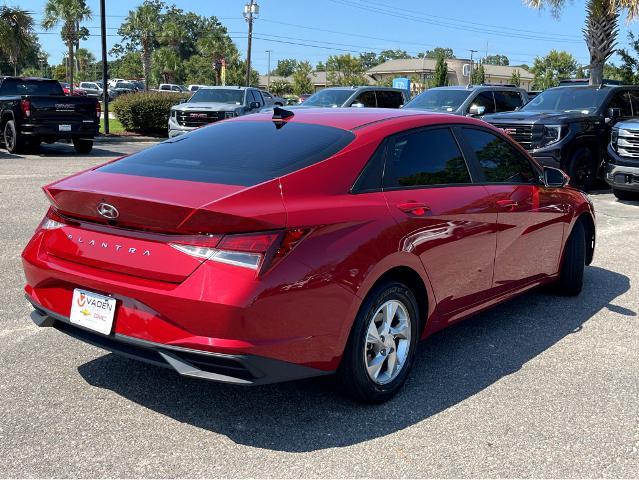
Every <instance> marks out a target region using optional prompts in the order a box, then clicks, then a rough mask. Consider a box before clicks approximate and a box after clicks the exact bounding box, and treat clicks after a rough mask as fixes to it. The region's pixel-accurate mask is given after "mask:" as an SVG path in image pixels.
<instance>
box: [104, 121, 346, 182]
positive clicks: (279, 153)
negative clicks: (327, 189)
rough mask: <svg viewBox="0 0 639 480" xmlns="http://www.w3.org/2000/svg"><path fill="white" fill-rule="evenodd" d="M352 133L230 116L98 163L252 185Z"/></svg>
mask: <svg viewBox="0 0 639 480" xmlns="http://www.w3.org/2000/svg"><path fill="white" fill-rule="evenodd" d="M353 138H355V136H354V135H353V134H352V133H351V132H349V131H346V130H342V129H339V128H334V127H327V126H324V125H311V124H305V123H294V122H291V123H288V124H285V125H283V126H281V127H280V128H277V126H276V125H275V124H274V123H273V122H256V121H232V122H221V123H218V124H214V125H211V126H208V127H204V128H200V129H198V130H195V131H193V132H191V133H188V134H185V135H181V136H179V137H176V138H173V139H171V140H167V141H165V142H162V143H160V144H158V145H156V146H154V147H151V148H148V149H146V150H142V151H141V152H138V153H135V154H133V155H131V156H129V157H126V158H123V159H122V160H119V161H117V162H114V163H111V164H108V165H105V166H104V167H101V168H99V170H100V171H102V172H109V173H123V174H127V175H140V176H144V177H156V178H170V179H175V180H188V181H192V182H208V183H218V184H225V185H243V186H251V185H256V184H258V183H262V182H265V181H267V180H271V179H273V178H276V177H280V176H282V175H286V174H288V173H291V172H294V171H296V170H299V169H301V168H304V167H307V166H309V165H313V164H314V163H317V162H320V161H322V160H325V159H327V158H328V157H330V156H332V155H334V154H335V153H337V152H339V151H340V150H342V149H343V148H344V147H345V146H346V145H348V144H349V143H350V142H351V141H352V140H353Z"/></svg>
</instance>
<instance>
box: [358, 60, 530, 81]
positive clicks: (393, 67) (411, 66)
mask: <svg viewBox="0 0 639 480" xmlns="http://www.w3.org/2000/svg"><path fill="white" fill-rule="evenodd" d="M446 63H448V70H449V71H452V72H456V71H457V69H461V68H462V66H463V65H464V64H466V63H470V60H467V59H462V58H448V59H446ZM436 64H437V60H435V59H434V58H401V59H396V60H388V61H386V62H384V63H381V64H379V65H376V66H374V67H373V68H371V69H370V70H368V71H367V72H366V73H367V74H368V75H371V76H375V75H376V74H382V73H387V74H388V73H391V74H392V73H402V72H406V73H421V72H424V71H433V70H435V66H436ZM484 70H485V71H486V74H487V75H495V76H501V77H510V76H511V75H512V74H513V72H514V71H519V74H520V75H521V78H522V79H525V80H532V79H533V74H532V73H530V72H529V71H528V70H526V69H525V68H523V67H517V66H513V65H508V66H504V65H490V64H487V63H485V64H484Z"/></svg>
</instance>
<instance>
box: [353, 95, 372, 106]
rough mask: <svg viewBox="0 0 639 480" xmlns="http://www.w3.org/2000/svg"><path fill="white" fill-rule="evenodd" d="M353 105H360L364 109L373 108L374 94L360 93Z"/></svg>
mask: <svg viewBox="0 0 639 480" xmlns="http://www.w3.org/2000/svg"><path fill="white" fill-rule="evenodd" d="M353 103H354V104H355V103H361V104H362V105H363V106H364V107H366V108H375V107H376V106H377V101H376V100H375V92H362V93H361V94H359V95H358V96H357V98H356V99H355V101H354V102H353Z"/></svg>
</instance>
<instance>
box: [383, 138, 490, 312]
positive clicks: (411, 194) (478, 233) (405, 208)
mask: <svg viewBox="0 0 639 480" xmlns="http://www.w3.org/2000/svg"><path fill="white" fill-rule="evenodd" d="M383 185H384V195H385V196H386V200H387V202H388V205H389V208H390V211H391V213H392V214H393V215H394V217H395V218H396V220H397V221H398V222H399V224H400V225H401V227H402V228H403V230H404V233H405V237H404V238H403V241H402V245H400V248H401V249H402V250H404V251H409V252H413V253H414V254H416V255H418V256H419V258H420V259H421V261H422V263H423V265H424V268H425V270H426V273H427V275H428V276H429V279H430V282H431V285H432V286H433V289H434V295H435V298H436V300H437V304H438V305H437V308H438V310H439V311H440V313H442V314H447V313H450V312H453V311H455V310H458V309H460V308H464V307H467V306H470V305H472V304H475V303H478V302H481V301H482V300H484V299H485V298H486V297H487V296H488V295H489V291H490V289H491V286H492V277H493V263H494V256H495V242H496V235H495V225H496V220H497V214H496V212H495V210H494V208H492V205H491V204H490V203H489V202H488V199H487V197H488V194H487V191H486V189H485V188H484V187H483V186H480V185H474V184H473V182H472V177H471V174H470V172H469V170H468V167H467V165H466V161H465V159H464V157H463V155H462V153H461V150H460V148H459V146H458V144H457V142H456V140H455V137H454V135H453V133H452V131H451V129H449V128H447V127H436V128H427V129H423V130H417V131H412V132H408V133H402V134H399V135H396V136H394V137H391V138H390V139H389V141H388V142H387V150H386V166H385V170H384V181H383Z"/></svg>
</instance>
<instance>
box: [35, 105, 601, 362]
mask: <svg viewBox="0 0 639 480" xmlns="http://www.w3.org/2000/svg"><path fill="white" fill-rule="evenodd" d="M230 122H242V123H243V124H249V123H253V122H269V123H271V122H272V119H271V117H270V116H269V115H266V114H257V115H251V116H246V117H241V118H238V119H233V120H228V121H224V122H220V123H219V124H213V125H211V126H208V127H205V128H203V129H200V130H199V132H200V134H206V133H205V132H207V131H209V129H215V128H219V125H223V124H228V123H230ZM285 123H302V124H312V125H324V126H331V127H335V128H339V129H345V130H349V131H351V132H352V133H353V134H354V139H353V140H352V141H351V142H350V143H349V144H348V145H347V146H346V147H345V148H343V149H342V150H341V151H339V152H337V153H336V154H334V155H332V156H331V157H330V158H328V159H326V160H323V161H320V162H319V163H315V164H313V165H311V166H307V167H304V168H301V169H298V170H296V171H293V172H292V173H288V174H285V175H282V176H279V177H276V178H273V179H271V180H267V181H264V182H262V183H259V184H257V185H255V186H238V185H222V184H212V183H204V182H196V181H187V180H174V179H166V178H154V177H144V176H138V175H128V174H121V173H110V172H105V171H101V170H99V169H98V168H95V169H91V170H88V171H85V172H82V173H80V174H76V175H75V176H72V177H69V178H67V179H63V180H60V181H58V182H55V183H53V184H51V185H48V186H47V187H45V191H46V193H47V195H48V196H49V197H50V199H51V202H52V208H51V211H50V213H49V216H50V217H51V218H54V219H59V220H60V222H62V223H63V224H64V226H62V227H60V228H57V229H53V230H44V229H42V228H38V229H37V230H36V232H35V235H34V236H33V238H32V239H31V241H30V242H29V244H28V245H27V246H26V248H25V250H24V252H23V265H24V270H25V275H26V279H27V284H26V287H25V291H26V294H27V297H28V298H29V299H30V300H31V301H32V302H33V303H34V304H35V305H36V306H40V307H42V308H43V309H44V310H46V311H49V312H53V313H55V314H56V315H58V316H60V317H68V316H69V313H70V305H71V297H72V293H73V289H74V288H82V289H86V290H90V291H94V292H96V293H102V294H105V295H111V296H113V297H114V298H116V299H117V301H118V302H117V313H116V318H115V323H114V333H116V334H120V335H124V336H127V337H130V338H135V339H139V340H144V341H148V342H154V343H155V344H163V345H170V346H174V347H182V348H188V349H193V350H197V351H203V352H215V353H221V354H231V355H244V354H250V355H257V356H259V357H265V358H268V359H275V360H281V361H285V362H290V363H293V364H297V365H303V366H306V367H311V368H314V369H318V370H321V371H334V370H335V369H336V368H337V367H338V365H339V363H340V358H341V356H342V353H343V351H344V347H345V344H346V341H347V339H348V335H349V332H350V329H351V326H352V323H353V320H354V318H355V316H356V314H357V311H358V309H359V307H360V305H361V303H362V301H363V299H364V298H365V297H366V295H367V293H368V292H369V291H370V289H371V288H372V287H373V285H374V284H375V282H376V281H377V280H378V279H380V278H381V277H382V276H383V275H384V274H386V273H387V272H389V271H390V270H393V269H398V268H401V269H404V270H411V271H412V272H414V273H415V274H416V275H417V276H418V277H419V278H420V279H421V281H422V283H423V285H424V288H425V291H426V297H427V298H422V299H421V300H423V301H424V303H425V305H426V306H427V307H426V309H425V311H424V312H422V314H423V317H424V319H423V320H424V321H425V328H424V329H423V334H422V337H427V336H428V335H430V334H432V333H434V332H435V331H437V330H439V329H441V328H443V327H445V326H447V325H449V324H450V323H452V322H455V321H458V320H461V319H463V318H465V317H467V316H469V315H471V314H473V313H476V312H478V311H481V310H483V309H486V308H488V307H491V306H493V305H495V304H497V303H500V302H502V301H504V300H506V299H509V298H511V297H512V296H514V295H516V294H519V293H521V292H523V291H525V290H527V289H530V288H532V287H535V286H538V285H540V284H543V283H547V282H550V281H552V280H554V279H555V278H557V274H558V271H559V268H560V264H561V256H562V251H563V247H564V245H565V241H566V239H567V237H568V234H569V233H570V230H571V228H572V226H573V224H574V222H575V221H576V219H577V218H578V217H579V216H580V215H589V216H590V217H592V218H594V212H593V210H592V207H591V205H590V203H589V202H588V200H587V198H586V197H585V195H584V194H582V193H581V192H579V191H577V190H575V189H572V188H570V187H565V188H560V189H557V188H554V189H551V188H546V187H544V186H543V185H481V184H469V185H465V186H444V187H437V188H417V189H406V190H392V191H381V190H380V191H374V192H370V193H358V194H353V193H351V188H352V186H353V184H354V182H355V181H356V179H357V178H358V175H359V174H360V172H361V171H362V169H363V168H364V166H365V165H366V164H367V162H368V161H369V159H370V158H371V156H372V155H373V153H374V152H375V150H376V149H377V147H378V146H379V145H380V142H381V141H382V140H383V139H385V138H386V137H388V136H389V135H392V134H395V133H398V132H402V131H406V130H410V129H415V128H419V127H427V126H434V125H450V126H457V125H474V126H481V127H482V128H483V129H485V130H490V131H492V132H494V133H496V134H497V135H498V136H499V137H500V138H504V139H506V140H507V141H508V142H509V143H511V144H512V145H514V146H515V147H516V148H517V149H518V150H519V151H521V152H522V154H524V155H526V156H527V154H526V153H525V151H523V150H522V149H521V148H520V147H519V146H517V145H516V144H514V143H513V142H511V141H510V140H508V139H507V137H505V136H504V135H503V134H502V132H500V131H499V130H497V129H495V128H493V127H491V126H489V125H488V124H485V123H483V122H480V121H478V120H474V119H469V118H464V117H457V116H449V115H438V114H423V113H416V112H414V111H402V110H382V109H361V110H360V109H344V110H342V109H323V110H322V109H318V110H316V109H309V110H296V111H295V115H294V116H293V117H290V118H287V119H286V120H285ZM283 128H284V129H285V128H287V125H284V126H283ZM207 154H208V152H204V151H203V152H202V155H207ZM119 161H120V159H118V160H116V161H115V162H112V163H111V165H117V164H118V162H119ZM531 162H533V160H532V159H531ZM100 202H107V203H109V204H113V205H117V208H118V210H119V212H120V216H119V217H118V220H117V224H115V225H113V224H112V223H113V222H109V221H108V220H106V219H104V218H101V217H99V216H98V215H97V214H96V207H97V205H98V204H99V203H100ZM58 215H60V216H58ZM287 231H288V232H289V233H286V232H287ZM243 232H249V233H250V232H277V235H279V237H278V238H277V241H276V242H275V244H274V245H275V246H274V247H273V248H274V249H277V251H270V252H268V251H267V252H266V253H265V254H264V260H263V261H264V262H265V263H264V265H263V267H264V268H263V269H260V270H259V271H257V272H256V271H255V270H251V269H247V268H244V267H239V266H236V265H233V264H225V263H217V262H214V261H211V260H203V259H198V258H195V257H193V256H190V255H187V254H185V253H183V252H182V251H178V250H176V249H175V248H173V247H171V246H170V245H169V243H178V244H189V243H193V244H198V245H202V242H210V246H211V247H215V246H216V245H219V244H218V242H221V241H222V242H223V241H225V240H224V239H230V241H231V242H235V243H237V242H239V243H241V240H242V238H240V237H237V236H236V235H237V234H239V233H243ZM290 232H294V233H292V234H290ZM204 234H206V235H207V236H204ZM286 235H289V236H288V237H287V236H286ZM290 235H292V237H291V236H290ZM291 238H292V240H291ZM205 239H206V240H205ZM221 239H222V240H221ZM258 240H259V239H258ZM258 240H255V241H256V242H257V241H258ZM259 241H264V242H268V241H270V239H263V240H259ZM92 242H93V243H92ZM278 242H281V244H280V243H278ZM285 242H289V243H288V246H287V248H285V249H284V250H285V251H282V248H283V247H282V246H281V245H284V243H285ZM103 244H106V245H107V247H104V248H102V247H99V248H98V246H101V245H103ZM116 245H119V246H120V248H118V249H116ZM256 248H258V247H256ZM278 248H279V249H278ZM129 249H134V251H133V252H132V253H129ZM146 251H148V252H150V254H149V255H145V252H146ZM267 260H268V261H267Z"/></svg>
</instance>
